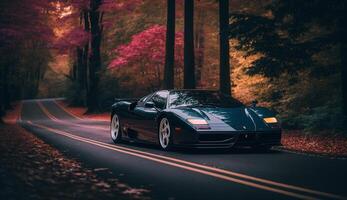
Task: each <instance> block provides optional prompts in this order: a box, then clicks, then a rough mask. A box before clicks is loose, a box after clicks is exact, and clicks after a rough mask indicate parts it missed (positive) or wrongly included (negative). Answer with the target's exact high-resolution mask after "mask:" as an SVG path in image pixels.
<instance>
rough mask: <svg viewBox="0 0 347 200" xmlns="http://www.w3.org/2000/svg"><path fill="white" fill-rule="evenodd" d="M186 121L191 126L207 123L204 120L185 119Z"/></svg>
mask: <svg viewBox="0 0 347 200" xmlns="http://www.w3.org/2000/svg"><path fill="white" fill-rule="evenodd" d="M187 121H188V122H189V123H191V124H193V125H207V124H208V123H207V121H206V120H204V119H187Z"/></svg>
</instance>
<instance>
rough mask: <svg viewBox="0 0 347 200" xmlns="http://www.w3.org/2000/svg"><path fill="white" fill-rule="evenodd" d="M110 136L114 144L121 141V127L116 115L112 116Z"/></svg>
mask: <svg viewBox="0 0 347 200" xmlns="http://www.w3.org/2000/svg"><path fill="white" fill-rule="evenodd" d="M110 134H111V139H112V141H113V142H114V143H115V144H117V143H119V142H120V141H121V139H122V133H121V126H120V122H119V117H118V115H117V114H114V115H113V116H112V120H111V126H110Z"/></svg>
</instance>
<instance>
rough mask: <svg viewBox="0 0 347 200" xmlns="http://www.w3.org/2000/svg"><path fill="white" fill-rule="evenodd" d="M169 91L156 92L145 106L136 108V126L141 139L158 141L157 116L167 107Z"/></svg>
mask: <svg viewBox="0 0 347 200" xmlns="http://www.w3.org/2000/svg"><path fill="white" fill-rule="evenodd" d="M168 93H169V92H168V91H166V90H164V91H159V92H156V93H155V94H154V95H153V96H152V97H151V98H149V99H148V100H146V102H145V103H144V105H143V106H137V107H136V108H135V109H134V113H135V115H136V116H137V117H136V119H137V120H136V123H137V125H136V127H137V129H138V131H139V133H138V138H139V139H141V140H146V141H151V142H155V141H157V124H156V118H157V116H158V115H159V113H160V112H161V111H162V110H163V109H165V108H166V101H167V96H168Z"/></svg>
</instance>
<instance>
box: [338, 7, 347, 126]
mask: <svg viewBox="0 0 347 200" xmlns="http://www.w3.org/2000/svg"><path fill="white" fill-rule="evenodd" d="M343 10H346V8H344V9H343ZM346 26H347V19H346V16H345V15H343V16H342V17H341V20H340V24H339V27H338V29H339V37H340V56H341V83H342V87H341V89H342V109H343V114H344V116H345V119H346V121H347V103H346V102H347V59H346V57H347V38H346V34H347V28H346Z"/></svg>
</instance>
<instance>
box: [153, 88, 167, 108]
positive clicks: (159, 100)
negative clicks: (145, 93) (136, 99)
mask: <svg viewBox="0 0 347 200" xmlns="http://www.w3.org/2000/svg"><path fill="white" fill-rule="evenodd" d="M168 95H169V92H168V91H160V92H157V93H156V94H154V95H153V96H152V98H151V101H153V103H154V104H155V106H156V107H157V108H160V109H164V108H165V106H166V100H167V97H168Z"/></svg>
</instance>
